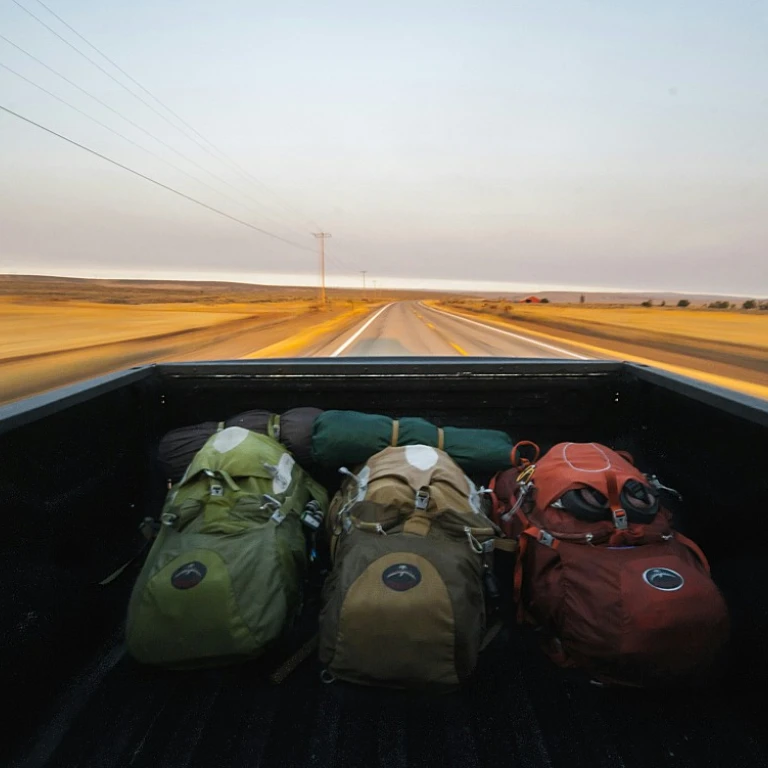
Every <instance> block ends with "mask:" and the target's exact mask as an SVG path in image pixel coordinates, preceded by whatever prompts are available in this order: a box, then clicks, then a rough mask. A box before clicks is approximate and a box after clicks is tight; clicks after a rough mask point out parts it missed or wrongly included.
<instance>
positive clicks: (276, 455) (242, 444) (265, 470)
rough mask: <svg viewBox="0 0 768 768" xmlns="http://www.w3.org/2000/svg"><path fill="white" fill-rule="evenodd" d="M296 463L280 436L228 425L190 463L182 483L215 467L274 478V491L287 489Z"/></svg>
mask: <svg viewBox="0 0 768 768" xmlns="http://www.w3.org/2000/svg"><path fill="white" fill-rule="evenodd" d="M295 464H296V462H295V461H294V459H293V457H292V456H291V454H290V453H289V452H288V450H287V449H286V448H285V447H284V446H283V445H281V444H280V443H278V442H277V440H274V439H273V438H271V437H268V436H267V435H260V434H256V433H255V432H251V431H249V430H247V429H244V428H243V427H227V428H226V429H223V430H221V431H219V432H216V433H215V434H214V435H211V437H210V438H208V440H207V441H206V443H205V445H204V446H203V447H202V448H201V449H200V450H199V451H198V452H197V453H196V454H195V458H194V459H193V460H192V462H191V464H190V465H189V467H187V471H186V472H185V473H184V477H182V479H181V483H180V484H181V485H184V484H185V483H187V482H189V481H192V480H194V478H195V477H196V476H197V475H199V474H200V473H201V472H206V471H213V472H220V473H226V474H227V475H228V476H229V477H232V478H235V477H257V478H263V479H268V478H271V479H272V480H273V486H274V487H273V492H274V493H283V492H285V491H286V490H287V488H288V486H289V485H290V483H291V478H292V473H293V468H294V466H295Z"/></svg>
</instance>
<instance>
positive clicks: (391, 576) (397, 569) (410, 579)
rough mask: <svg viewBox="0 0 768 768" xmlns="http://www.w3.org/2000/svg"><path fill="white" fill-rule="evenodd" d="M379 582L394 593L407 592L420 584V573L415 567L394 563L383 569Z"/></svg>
mask: <svg viewBox="0 0 768 768" xmlns="http://www.w3.org/2000/svg"><path fill="white" fill-rule="evenodd" d="M381 580H382V581H383V582H384V586H385V587H389V589H392V590H394V591H395V592H407V591H408V590H409V589H413V588H414V587H416V586H418V585H419V584H421V571H420V570H419V569H418V568H417V567H416V566H415V565H410V564H408V563H396V564H395V565H390V566H389V568H387V569H385V571H384V573H382V574H381Z"/></svg>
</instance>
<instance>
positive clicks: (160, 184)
mask: <svg viewBox="0 0 768 768" xmlns="http://www.w3.org/2000/svg"><path fill="white" fill-rule="evenodd" d="M0 110H2V111H3V112H7V113H8V114H9V115H12V116H13V117H16V118H18V119H19V120H23V121H24V122H25V123H29V125H33V126H35V128H39V129H40V130H42V131H45V132H46V133H50V134H51V135H52V136H56V137H57V138H59V139H62V141H66V142H67V143H68V144H72V145H73V146H75V147H78V148H79V149H82V150H84V151H85V152H88V153H89V154H91V155H94V156H95V157H98V158H100V159H101V160H105V161H106V162H108V163H111V164H112V165H114V166H116V167H117V168H121V169H122V170H124V171H128V173H132V174H133V175H134V176H138V177H139V178H140V179H144V180H145V181H148V182H150V183H151V184H154V185H155V186H158V187H160V188H161V189H165V190H167V191H168V192H172V193H173V194H174V195H178V196H179V197H183V198H184V199H185V200H189V201H190V202H191V203H195V204H196V205H199V206H201V207H202V208H206V209H207V210H209V211H213V213H217V214H219V216H223V217H224V218H226V219H230V220H231V221H235V222H237V223H238V224H242V225H243V226H244V227H248V228H249V229H253V230H254V231H256V232H260V233H261V234H262V235H266V236H267V237H271V238H274V239H275V240H280V241H281V242H283V243H287V244H288V245H292V246H293V247H294V248H299V249H301V250H302V251H309V252H310V253H313V252H314V251H313V250H312V249H311V248H308V247H307V246H304V245H301V244H300V243H295V242H294V241H293V240H288V239H287V238H285V237H281V236H280V235H276V234H275V233H274V232H269V231H268V230H266V229H262V228H261V227H257V226H256V225H255V224H251V223H250V222H248V221H244V220H243V219H240V218H238V217H237V216H232V215H231V214H229V213H227V212H226V211H222V210H220V209H219V208H215V207H214V206H212V205H208V203H204V202H203V201H202V200H198V199H197V198H195V197H192V196H191V195H187V194H186V193H184V192H181V191H180V190H178V189H175V188H174V187H171V186H169V185H168V184H163V182H161V181H157V179H153V178H152V177H151V176H147V175H146V174H143V173H141V172H140V171H137V170H134V169H133V168H130V167H129V166H127V165H123V164H122V163H120V162H118V161H117V160H113V159H112V158H111V157H107V155H103V154H101V152H97V151H96V150H95V149H91V148H90V147H87V146H86V145H85V144H80V142H78V141H75V140H74V139H70V138H69V137H67V136H64V135H63V134H61V133H57V132H56V131H54V130H53V129H51V128H47V127H46V126H44V125H41V124H40V123H37V122H35V121H34V120H32V119H30V118H28V117H25V116H24V115H21V114H19V113H18V112H14V111H13V110H12V109H9V108H8V107H6V106H4V105H3V104H0Z"/></svg>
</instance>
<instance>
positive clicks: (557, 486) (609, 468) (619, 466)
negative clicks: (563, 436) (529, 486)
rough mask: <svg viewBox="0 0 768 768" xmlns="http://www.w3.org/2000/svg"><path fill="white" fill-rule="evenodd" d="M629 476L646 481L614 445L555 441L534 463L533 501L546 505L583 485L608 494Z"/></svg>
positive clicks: (538, 504)
mask: <svg viewBox="0 0 768 768" xmlns="http://www.w3.org/2000/svg"><path fill="white" fill-rule="evenodd" d="M628 480H634V481H635V482H639V483H642V484H643V485H647V480H646V478H645V475H643V473H642V472H640V470H639V469H637V467H635V466H634V465H633V464H632V463H631V462H630V461H629V460H628V459H627V458H625V456H623V455H621V454H619V453H617V452H616V451H614V450H613V449H611V448H608V447H607V446H605V445H600V444H599V443H558V444H557V445H555V446H553V447H552V448H551V449H550V450H549V451H547V453H546V455H545V456H544V457H543V458H541V459H540V460H539V461H538V462H537V463H536V469H535V474H534V483H535V486H536V494H537V495H536V505H537V507H539V509H546V508H547V507H549V506H550V505H551V504H552V503H553V502H555V501H557V500H558V499H560V498H561V497H562V496H563V495H564V494H565V493H567V492H568V491H572V490H575V489H578V488H583V487H588V488H593V489H595V490H596V491H598V492H599V493H600V494H602V495H603V496H604V497H606V498H610V497H611V496H612V495H613V494H614V493H615V492H616V490H619V491H620V490H621V489H622V488H623V487H624V486H625V484H626V483H627V481H628ZM614 483H615V485H613V484H614Z"/></svg>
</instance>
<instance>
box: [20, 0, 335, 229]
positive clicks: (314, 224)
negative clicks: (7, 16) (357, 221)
mask: <svg viewBox="0 0 768 768" xmlns="http://www.w3.org/2000/svg"><path fill="white" fill-rule="evenodd" d="M13 2H14V3H16V5H18V6H19V7H20V8H22V9H23V10H25V11H27V13H29V14H30V15H31V16H32V17H33V18H35V19H37V20H38V21H39V22H40V23H41V24H43V25H44V26H45V27H46V28H47V29H49V30H50V31H51V32H53V33H54V34H57V33H56V32H54V30H52V29H51V28H50V27H48V25H47V24H45V22H43V21H42V20H41V19H38V17H37V16H35V15H34V14H33V13H32V12H31V11H29V10H28V9H27V8H25V7H24V6H23V5H21V3H19V2H17V0H13ZM36 2H37V3H38V4H39V5H41V6H42V7H43V8H45V10H46V11H48V13H50V14H51V15H52V16H53V17H54V18H55V19H57V20H58V21H59V22H60V23H61V24H63V25H64V26H65V27H66V28H67V29H68V30H69V31H70V32H72V33H73V34H74V35H76V36H77V37H78V38H80V40H82V41H83V42H84V43H85V44H86V45H87V46H88V47H89V48H91V49H92V50H94V51H95V52H96V53H98V54H99V56H101V57H102V58H103V59H104V60H105V61H108V62H109V63H110V64H111V65H112V66H113V67H114V68H115V69H116V70H117V71H118V72H120V73H121V74H122V75H123V76H124V77H126V78H128V80H130V81H131V82H132V83H133V84H134V85H136V86H137V87H138V88H140V89H141V90H142V91H144V93H146V94H147V96H149V97H150V98H151V99H152V100H153V101H155V102H156V103H157V104H159V105H160V106H161V107H162V108H163V109H164V110H166V112H168V113H169V114H171V115H173V117H175V118H176V120H178V121H179V122H180V123H181V124H182V125H184V126H185V127H186V128H188V129H189V130H190V131H192V133H194V134H195V135H196V136H197V137H198V138H199V139H201V140H202V141H203V142H205V144H207V145H208V147H210V148H211V149H212V150H213V151H215V152H216V153H217V155H218V157H216V155H214V154H213V152H211V150H210V149H208V148H207V147H206V146H204V145H203V144H201V143H200V142H199V141H197V140H196V139H195V138H194V137H192V136H190V135H189V134H188V133H187V132H186V131H184V130H182V129H181V128H179V126H178V125H174V123H173V122H171V121H170V120H168V118H167V117H166V116H165V115H163V114H161V113H160V112H158V111H157V110H156V109H154V108H153V107H152V106H151V105H150V104H148V103H147V102H146V101H145V100H144V99H142V98H141V97H140V96H138V95H137V94H136V93H134V92H133V91H131V90H130V89H129V88H127V87H126V86H125V85H124V84H123V83H121V82H120V81H119V80H117V79H116V78H115V77H113V76H112V75H110V74H109V73H108V72H106V70H104V69H102V68H101V67H99V65H98V64H96V63H95V62H94V61H93V60H92V59H90V58H89V57H88V56H85V54H83V53H82V52H81V51H80V50H79V49H78V48H76V47H75V46H73V45H72V44H71V43H70V42H69V41H67V40H66V39H65V38H63V37H61V36H59V35H57V36H58V37H60V39H61V40H64V42H66V43H67V45H69V46H70V47H72V48H74V50H76V51H77V52H78V53H80V54H81V55H82V56H85V58H86V59H88V61H90V62H91V63H92V64H93V65H94V66H96V67H98V68H99V69H100V70H101V71H102V72H104V74H106V75H107V76H108V77H110V78H111V79H112V80H114V81H115V82H116V83H118V84H119V85H120V86H121V87H122V88H124V89H125V90H127V91H128V92H129V93H131V94H132V95H133V96H134V97H135V98H137V99H139V101H141V102H142V104H144V105H145V106H147V107H148V108H149V109H151V110H152V111H153V112H154V113H155V114H157V115H158V116H160V117H161V118H162V119H163V120H165V121H166V122H167V123H168V124H169V125H171V126H172V127H174V128H175V129H176V130H177V131H179V132H180V133H182V134H183V135H184V136H186V137H187V138H188V139H189V140H190V141H194V142H195V144H197V145H198V146H199V147H200V148H201V149H203V150H204V151H205V152H207V153H208V154H209V155H211V157H214V158H215V159H217V160H219V161H223V162H225V163H227V164H228V165H229V166H230V168H232V169H233V170H235V171H237V172H238V173H239V174H240V175H241V177H245V178H247V179H250V180H251V181H252V182H254V183H256V184H258V185H259V186H261V187H262V188H263V189H264V190H266V191H267V192H269V194H271V195H272V196H273V197H274V198H275V199H276V200H277V201H278V202H279V203H280V204H281V205H282V207H283V209H285V210H286V211H288V212H290V213H291V214H292V215H294V216H298V217H299V218H300V219H304V220H305V221H306V222H307V223H309V224H311V227H312V229H321V227H320V225H319V224H317V222H315V221H313V220H312V219H311V218H309V217H307V216H306V215H305V214H302V213H301V212H300V211H298V210H296V209H295V208H293V207H291V206H290V205H288V204H287V203H286V202H285V201H283V200H281V199H280V197H279V196H278V195H277V194H276V193H275V192H274V191H272V190H271V189H270V188H269V187H267V185H266V184H264V182H263V181H261V180H260V179H258V178H257V177H256V176H254V175H253V174H252V173H250V172H249V171H247V170H245V169H244V168H243V167H242V166H240V165H239V164H238V163H237V162H235V161H234V160H233V159H232V158H231V157H229V156H228V155H227V154H226V153H224V152H223V151H222V150H221V149H219V148H218V147H217V146H216V145H215V144H214V143H213V142H211V141H209V140H208V139H207V138H206V137H205V136H203V135H202V134H201V133H200V131H198V130H197V129H196V128H195V127H194V126H193V125H190V124H189V123H188V122H187V121H186V120H185V119H184V118H183V117H181V116H180V115H179V114H177V113H176V112H174V110H172V109H171V108H170V107H169V106H168V105H167V104H166V103H165V102H163V101H161V100H160V99H159V98H158V97H157V96H155V95H154V94H153V93H152V92H151V91H149V90H148V89H147V88H145V87H144V86H143V85H142V84H141V83H140V82H139V81H138V80H136V78H134V77H133V76H131V75H130V74H128V72H126V71H125V70H124V69H123V68H122V67H121V66H120V65H119V64H117V63H116V62H115V61H114V60H112V59H111V58H110V57H109V56H107V54H106V53H104V51H102V50H101V49H100V48H98V47H97V46H96V45H94V44H93V43H92V42H91V41H90V40H88V39H87V38H86V37H85V36H84V35H82V34H81V33H80V32H78V31H77V30H76V29H75V28H74V27H73V26H72V25H71V24H69V23H68V22H67V21H65V20H64V19H63V18H62V17H61V16H59V14H58V13H56V12H55V11H54V10H53V9H51V8H50V7H49V6H48V5H46V4H45V3H44V2H43V0H36ZM262 205H263V204H262Z"/></svg>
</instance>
